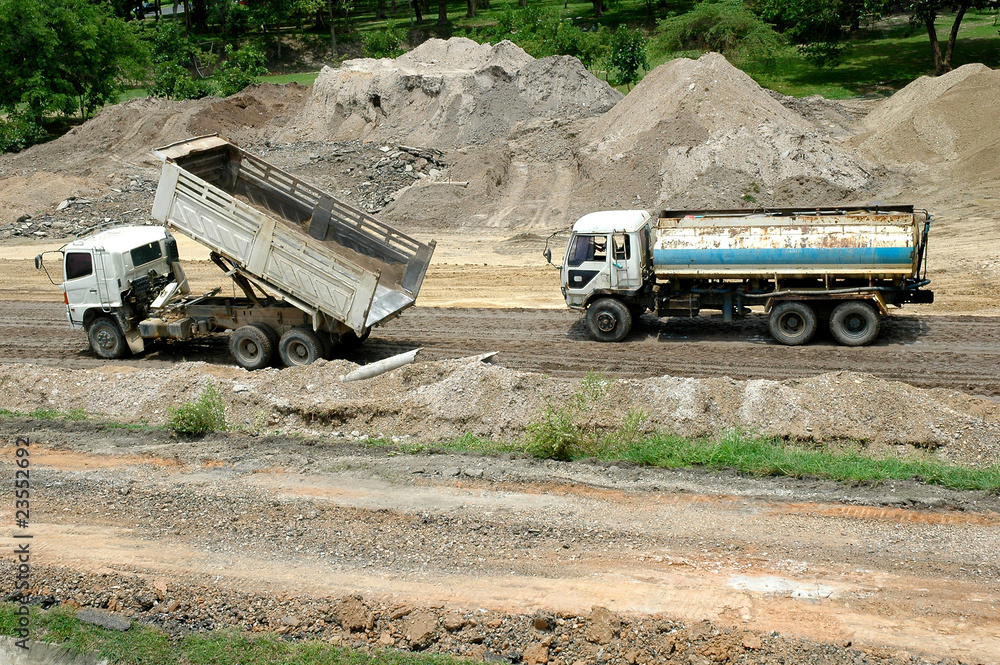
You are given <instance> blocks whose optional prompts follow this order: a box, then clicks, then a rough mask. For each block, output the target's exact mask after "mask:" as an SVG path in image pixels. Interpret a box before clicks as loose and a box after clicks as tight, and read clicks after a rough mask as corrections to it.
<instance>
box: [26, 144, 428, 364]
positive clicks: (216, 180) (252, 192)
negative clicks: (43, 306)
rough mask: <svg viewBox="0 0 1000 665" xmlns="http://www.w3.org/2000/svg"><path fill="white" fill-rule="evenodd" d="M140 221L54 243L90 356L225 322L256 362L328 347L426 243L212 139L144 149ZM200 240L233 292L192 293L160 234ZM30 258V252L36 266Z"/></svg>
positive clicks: (349, 335) (405, 289)
mask: <svg viewBox="0 0 1000 665" xmlns="http://www.w3.org/2000/svg"><path fill="white" fill-rule="evenodd" d="M153 154H154V155H155V156H156V157H158V158H159V159H160V160H161V161H162V162H163V168H162V172H161V175H160V182H159V186H158V188H157V191H156V198H155V200H154V203H153V217H154V218H155V219H157V220H158V221H160V222H162V223H163V224H164V226H126V227H118V228H112V229H108V230H105V231H102V232H100V233H97V234H95V235H92V236H90V237H87V238H83V239H80V240H76V241H73V242H71V243H69V244H67V245H65V246H64V247H63V248H62V249H61V250H60V252H61V253H62V272H63V275H62V278H63V281H62V285H61V286H62V289H63V292H64V293H65V296H64V300H65V302H66V308H67V317H68V318H69V323H70V325H71V326H72V327H73V328H76V329H83V330H86V331H87V337H88V340H89V341H90V346H91V348H92V349H93V350H94V352H95V353H96V354H98V355H99V356H101V357H104V358H120V357H122V356H123V355H125V354H126V353H128V352H131V353H140V352H142V351H143V350H144V348H145V345H146V343H147V342H148V341H150V340H155V339H172V340H187V339H191V338H194V337H197V336H200V335H208V334H212V333H216V332H219V331H224V330H232V331H233V332H232V335H231V338H230V350H231V351H232V354H233V356H234V357H235V359H236V362H237V363H238V364H239V365H240V366H241V367H244V368H246V369H257V368H260V367H264V366H266V365H269V364H271V363H272V362H274V361H275V360H276V358H280V360H281V362H282V363H284V364H285V365H288V366H293V365H303V364H308V363H311V362H313V361H314V360H316V359H318V358H321V357H328V356H329V354H330V353H332V351H333V349H334V348H335V347H337V345H356V344H359V343H361V342H363V341H364V339H365V338H366V337H367V336H368V333H369V332H370V331H371V329H372V327H373V326H376V325H379V324H381V323H384V322H386V321H388V320H390V319H392V318H394V317H396V316H398V315H399V314H400V313H401V312H402V311H403V310H405V309H406V308H408V307H410V306H412V305H413V304H414V302H415V301H416V298H417V293H418V292H419V290H420V285H421V283H422V282H423V279H424V275H425V273H426V272H427V267H428V265H429V264H430V260H431V255H432V254H433V251H434V243H433V242H430V243H428V244H424V243H421V242H418V241H416V240H414V239H413V238H410V237H408V236H406V235H404V234H402V233H400V232H399V231H396V230H395V229H393V228H391V227H389V226H387V225H386V224H383V223H382V222H380V221H378V220H377V219H375V218H374V217H372V216H371V215H369V214H367V213H365V212H363V211H361V210H357V209H355V208H353V207H351V206H349V205H347V204H345V203H343V202H341V201H338V200H337V199H336V198H334V197H333V196H331V195H329V194H326V193H324V192H322V191H320V190H319V189H316V188H315V187H312V186H311V185H308V184H306V183H304V182H302V181H301V180H299V179H297V178H295V177H294V176H292V175H290V174H288V173H286V172H284V171H282V170H281V169H278V168H277V167H275V166H273V165H271V164H268V163H267V162H265V161H264V160H262V159H260V158H258V157H255V156H253V155H251V154H249V153H247V152H246V151H244V150H242V149H240V148H239V147H238V146H236V145H235V144H234V143H231V142H230V141H227V140H226V139H224V138H221V137H219V136H216V135H211V136H202V137H197V138H193V139H188V140H185V141H180V142H178V143H173V144H171V145H168V146H165V147H162V148H157V149H156V150H154V151H153ZM171 230H176V231H179V232H180V233H183V234H184V235H186V236H188V237H189V238H192V239H194V240H196V241H197V242H199V243H201V244H202V245H204V246H206V247H208V248H209V249H210V250H211V254H210V257H211V259H212V261H213V262H214V263H215V264H217V265H218V266H219V268H221V269H222V270H223V271H224V272H225V274H226V275H228V276H229V277H230V278H231V279H232V280H233V282H234V283H235V286H236V287H237V288H238V290H239V292H240V293H241V294H242V295H241V296H239V297H226V296H223V295H220V289H215V290H213V291H211V292H209V293H205V294H201V295H192V294H191V292H190V289H189V287H188V284H187V279H186V278H185V275H184V269H183V266H182V264H181V262H180V257H179V256H178V251H177V242H176V240H175V239H174V238H173V236H172V235H171V233H170V231H171ZM43 257H44V255H39V256H38V257H36V259H35V265H36V267H38V268H44V263H43Z"/></svg>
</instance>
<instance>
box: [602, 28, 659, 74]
mask: <svg viewBox="0 0 1000 665" xmlns="http://www.w3.org/2000/svg"><path fill="white" fill-rule="evenodd" d="M647 67H649V62H648V61H647V60H646V38H645V37H644V36H643V34H642V32H640V31H639V30H628V29H626V28H618V30H616V31H615V33H614V34H613V35H611V52H610V53H609V54H608V69H609V70H612V71H614V72H615V78H616V80H617V81H618V85H631V84H632V83H635V82H636V81H638V80H639V70H640V69H645V68H647Z"/></svg>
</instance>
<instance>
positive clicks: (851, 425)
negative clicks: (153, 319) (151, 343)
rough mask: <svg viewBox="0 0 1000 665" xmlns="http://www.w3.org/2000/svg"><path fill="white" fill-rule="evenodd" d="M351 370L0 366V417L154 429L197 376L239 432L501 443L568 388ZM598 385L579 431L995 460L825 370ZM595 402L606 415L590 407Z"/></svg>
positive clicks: (956, 426) (524, 375)
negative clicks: (104, 419) (743, 436)
mask: <svg viewBox="0 0 1000 665" xmlns="http://www.w3.org/2000/svg"><path fill="white" fill-rule="evenodd" d="M353 367H354V365H353V364H352V363H349V362H347V361H334V362H330V363H326V362H320V363H316V364H314V365H311V366H308V367H302V368H293V369H287V370H276V369H267V370H262V371H258V372H252V373H251V372H246V371H244V370H240V369H238V368H233V367H219V366H209V365H205V364H203V363H183V364H179V365H176V366H174V367H170V368H169V369H166V370H164V369H161V368H157V369H146V368H143V369H136V368H132V367H106V368H102V369H98V370H62V369H55V368H43V367H33V366H24V365H6V366H0V385H4V386H6V388H7V389H6V390H5V391H4V393H3V395H2V396H0V408H6V409H10V410H19V411H31V410H33V409H36V408H39V407H40V406H44V407H45V408H55V409H59V410H63V411H68V410H70V409H83V410H84V411H86V412H87V413H88V414H104V415H105V416H108V417H113V418H115V419H117V420H125V421H147V422H150V423H153V424H162V423H165V422H166V421H167V418H168V409H169V408H170V407H172V406H176V405H180V404H183V403H185V402H187V401H190V400H193V399H195V398H197V396H198V393H199V392H200V390H201V387H202V386H203V385H204V384H205V382H206V380H208V381H212V382H213V383H214V384H215V385H216V386H217V387H218V389H219V392H220V393H221V395H222V397H223V399H224V401H225V402H226V405H227V406H226V413H227V418H228V419H229V422H231V423H241V424H244V425H245V426H248V427H258V428H259V427H264V426H266V427H267V428H268V429H269V430H270V429H272V428H274V429H278V430H280V431H283V432H286V433H307V434H330V433H331V431H336V432H339V433H340V435H343V434H345V433H347V432H353V436H354V437H355V438H363V437H366V436H404V435H406V436H413V437H416V438H417V439H420V440H424V441H441V440H447V439H451V438H454V437H459V436H462V435H464V434H466V433H469V432H471V433H472V434H475V435H477V436H481V437H490V438H497V439H502V440H514V439H517V438H518V437H520V436H521V435H523V434H524V433H525V432H526V431H527V429H528V427H529V425H530V424H531V423H533V422H539V421H544V420H545V418H546V417H547V416H546V413H548V412H549V409H550V407H553V406H554V407H555V408H557V409H558V408H561V406H562V405H564V404H566V403H567V401H568V400H569V399H570V396H572V395H574V394H575V392H576V391H578V390H579V388H578V386H577V382H575V381H572V380H566V379H554V378H551V377H547V376H545V375H542V374H535V373H530V372H518V371H514V370H510V369H506V368H503V367H497V366H493V365H486V364H483V363H482V362H479V360H478V359H477V358H465V359H459V360H446V361H435V362H428V363H419V364H415V365H411V366H408V367H404V368H402V369H399V370H396V371H394V372H390V373H388V374H385V375H382V376H380V377H376V378H375V379H371V380H368V381H360V382H356V383H347V384H343V383H339V382H338V380H337V377H338V376H340V375H341V374H343V373H345V372H346V371H349V370H350V369H351V368H353ZM598 384H599V385H595V386H591V389H590V393H593V394H599V395H600V398H599V399H597V398H595V399H594V401H593V402H592V404H590V406H589V407H588V408H585V409H583V410H581V411H580V412H579V413H578V414H577V415H576V416H575V417H576V418H578V419H579V420H580V422H581V423H582V425H583V426H585V427H587V428H596V429H599V430H602V429H603V430H614V429H615V428H620V427H623V426H625V421H626V419H627V418H632V419H633V422H632V427H639V428H640V429H643V430H645V431H649V432H652V431H656V432H661V433H670V434H678V435H681V436H688V437H705V436H717V435H718V434H719V433H720V432H723V431H726V430H727V429H736V430H741V431H746V430H749V431H754V432H759V433H761V434H764V435H768V436H777V437H786V438H792V439H797V440H806V441H814V442H816V443H818V444H828V443H832V444H833V445H839V444H840V443H841V442H844V441H862V442H865V444H866V445H867V446H869V447H870V448H871V449H872V450H873V452H876V453H881V454H889V455H892V454H894V453H895V452H897V450H900V451H902V452H905V453H909V452H912V450H913V449H918V450H935V451H936V452H937V455H938V456H939V457H940V458H941V459H944V460H949V461H957V462H962V463H965V464H972V465H983V466H989V465H991V464H995V463H996V462H997V461H998V460H1000V443H998V442H1000V407H998V406H997V405H996V403H994V402H990V401H989V400H986V399H980V398H974V397H968V396H964V395H962V396H956V395H954V394H953V393H948V392H947V391H943V390H923V389H919V388H914V387H912V386H909V385H907V384H904V383H901V382H897V381H885V380H882V379H877V378H875V377H872V376H870V375H866V374H859V373H853V372H835V373H828V374H823V375H820V376H817V377H814V378H809V379H803V380H786V381H767V380H753V381H735V380H732V379H728V378H712V379H694V378H677V377H671V376H663V377H659V378H652V379H642V380H635V379H619V380H606V381H599V382H598ZM588 394H589V393H588ZM862 396H863V397H862ZM608 403H613V404H615V405H616V408H615V409H606V408H604V405H606V404H608ZM899 404H920V405H921V409H920V412H919V413H916V414H915V413H913V412H910V411H904V410H900V409H899V408H897V407H898V405H899ZM636 423H638V425H637V424H636ZM897 447H901V448H897Z"/></svg>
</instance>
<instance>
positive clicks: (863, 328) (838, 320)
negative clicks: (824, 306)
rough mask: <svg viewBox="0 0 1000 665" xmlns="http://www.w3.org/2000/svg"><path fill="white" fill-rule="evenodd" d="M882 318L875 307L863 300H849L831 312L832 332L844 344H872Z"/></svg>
mask: <svg viewBox="0 0 1000 665" xmlns="http://www.w3.org/2000/svg"><path fill="white" fill-rule="evenodd" d="M881 324H882V320H881V317H879V314H878V312H877V311H875V308H874V307H872V306H871V305H870V304H868V303H867V302H865V301H863V300H848V301H847V302H842V303H840V304H839V305H837V306H836V307H834V308H833V311H832V312H830V333H831V334H833V337H834V339H836V340H837V341H838V342H839V343H841V344H843V345H844V346H864V345H865V344H871V343H872V341H874V339H875V338H876V337H878V331H879V328H880V327H881Z"/></svg>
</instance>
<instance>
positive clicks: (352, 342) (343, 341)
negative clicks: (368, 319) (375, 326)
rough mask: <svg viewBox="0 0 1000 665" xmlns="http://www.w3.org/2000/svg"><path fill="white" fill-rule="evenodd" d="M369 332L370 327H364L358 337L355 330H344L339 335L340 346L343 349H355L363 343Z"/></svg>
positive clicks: (370, 331)
mask: <svg viewBox="0 0 1000 665" xmlns="http://www.w3.org/2000/svg"><path fill="white" fill-rule="evenodd" d="M371 333H372V329H371V328H365V331H364V332H363V333H361V336H360V337H358V334H357V333H356V332H354V331H353V330H348V331H347V332H345V333H344V334H343V335H341V336H340V346H342V347H343V348H344V349H346V350H348V351H353V350H354V349H357V348H358V347H360V346H361V345H362V344H364V343H365V340H366V339H368V336H369V335H370V334H371Z"/></svg>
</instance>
